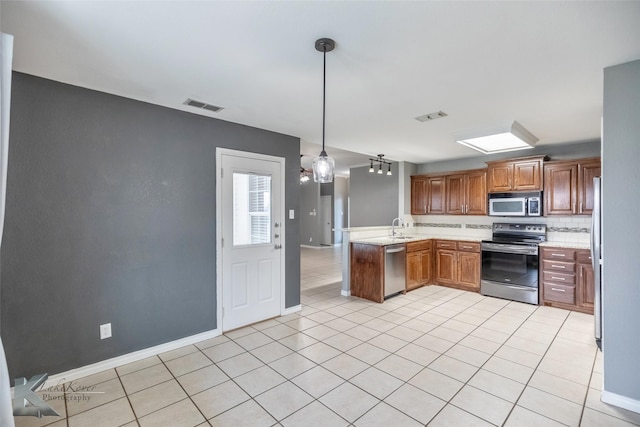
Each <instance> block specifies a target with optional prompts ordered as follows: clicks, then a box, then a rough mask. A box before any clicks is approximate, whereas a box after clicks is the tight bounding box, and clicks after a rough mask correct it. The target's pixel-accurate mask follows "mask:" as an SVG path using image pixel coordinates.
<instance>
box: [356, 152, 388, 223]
mask: <svg viewBox="0 0 640 427" xmlns="http://www.w3.org/2000/svg"><path fill="white" fill-rule="evenodd" d="M382 169H383V171H384V172H385V173H383V174H380V175H379V174H377V173H369V166H363V167H359V168H351V171H350V177H349V197H350V198H351V212H350V215H351V222H350V227H368V226H380V225H389V226H391V221H393V219H394V218H396V217H398V216H399V211H398V204H399V200H400V199H399V194H398V193H399V187H400V186H399V180H398V179H399V178H398V176H399V171H398V163H396V162H393V163H392V164H391V172H392V173H393V175H391V176H388V175H386V170H387V168H386V166H385V167H383V168H382Z"/></svg>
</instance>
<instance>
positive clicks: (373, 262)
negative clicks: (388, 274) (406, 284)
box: [349, 243, 384, 302]
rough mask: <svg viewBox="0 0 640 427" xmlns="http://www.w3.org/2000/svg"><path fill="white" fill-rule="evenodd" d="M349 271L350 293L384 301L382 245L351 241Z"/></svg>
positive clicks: (371, 299) (376, 300)
mask: <svg viewBox="0 0 640 427" xmlns="http://www.w3.org/2000/svg"><path fill="white" fill-rule="evenodd" d="M350 272H351V276H350V278H349V279H350V287H351V295H353V296H354V297H359V298H364V299H368V300H370V301H375V302H383V301H384V246H379V245H368V244H365V243H351V261H350Z"/></svg>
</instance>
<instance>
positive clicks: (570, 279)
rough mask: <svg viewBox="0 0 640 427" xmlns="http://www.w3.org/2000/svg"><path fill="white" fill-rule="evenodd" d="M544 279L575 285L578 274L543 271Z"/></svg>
mask: <svg viewBox="0 0 640 427" xmlns="http://www.w3.org/2000/svg"><path fill="white" fill-rule="evenodd" d="M542 280H544V281H545V282H555V283H562V284H565V285H575V284H576V276H575V275H573V274H565V273H556V272H555V271H543V272H542Z"/></svg>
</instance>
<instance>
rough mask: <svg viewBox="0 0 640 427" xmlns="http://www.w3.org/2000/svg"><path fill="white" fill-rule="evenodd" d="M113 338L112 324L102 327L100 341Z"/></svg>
mask: <svg viewBox="0 0 640 427" xmlns="http://www.w3.org/2000/svg"><path fill="white" fill-rule="evenodd" d="M105 338H111V323H105V324H104V325H100V339H101V340H103V339H105Z"/></svg>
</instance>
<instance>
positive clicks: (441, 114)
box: [416, 111, 448, 122]
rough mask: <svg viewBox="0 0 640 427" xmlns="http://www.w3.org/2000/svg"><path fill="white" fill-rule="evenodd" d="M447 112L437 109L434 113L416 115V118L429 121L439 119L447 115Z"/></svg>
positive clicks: (420, 120)
mask: <svg viewBox="0 0 640 427" xmlns="http://www.w3.org/2000/svg"><path fill="white" fill-rule="evenodd" d="M447 115H448V114H447V113H445V112H443V111H438V112H436V113H430V114H425V115H424V116H420V117H416V120H417V121H419V122H429V121H431V120H435V119H441V118H443V117H447Z"/></svg>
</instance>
